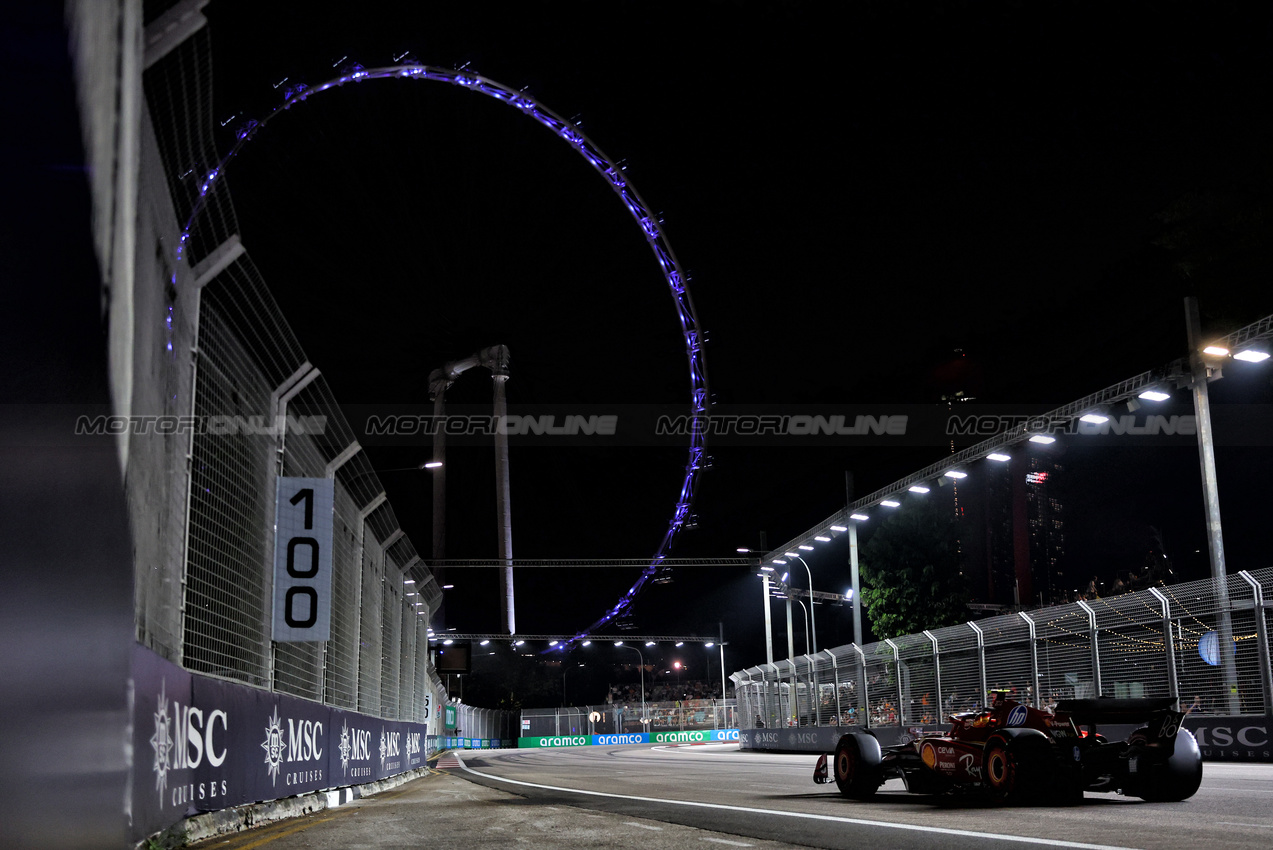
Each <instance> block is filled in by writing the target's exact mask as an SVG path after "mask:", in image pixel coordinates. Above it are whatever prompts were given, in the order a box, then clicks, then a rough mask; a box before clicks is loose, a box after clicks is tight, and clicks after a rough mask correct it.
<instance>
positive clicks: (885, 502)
mask: <svg viewBox="0 0 1273 850" xmlns="http://www.w3.org/2000/svg"><path fill="white" fill-rule="evenodd" d="M880 504H881V505H883V506H884V507H886V508H900V507H901V506H902V503H901V502H894V501H893V500H892V499H884V500H883V501H882V502H880Z"/></svg>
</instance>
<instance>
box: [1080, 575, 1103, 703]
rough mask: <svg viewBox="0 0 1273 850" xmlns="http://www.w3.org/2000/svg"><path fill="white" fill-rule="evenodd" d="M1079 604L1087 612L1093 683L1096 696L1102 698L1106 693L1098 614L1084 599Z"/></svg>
mask: <svg viewBox="0 0 1273 850" xmlns="http://www.w3.org/2000/svg"><path fill="white" fill-rule="evenodd" d="M1077 604H1078V606H1079V607H1080V608H1082V609H1083V610H1084V611H1086V612H1087V627H1088V630H1089V634H1091V640H1092V683H1093V685H1095V687H1096V695H1097V696H1100V695H1101V694H1103V693H1104V692H1105V688H1104V687H1102V686H1101V647H1100V638H1099V636H1098V635H1097V633H1096V612H1095V611H1093V610H1092V606H1091V605H1088V604H1087V603H1086V602H1084V601H1083V600H1082V599H1080V600H1079V601H1078V603H1077Z"/></svg>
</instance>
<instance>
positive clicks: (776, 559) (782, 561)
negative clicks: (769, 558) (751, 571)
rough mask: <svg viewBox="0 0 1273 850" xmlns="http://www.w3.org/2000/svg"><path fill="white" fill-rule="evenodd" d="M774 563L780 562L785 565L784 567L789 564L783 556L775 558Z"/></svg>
mask: <svg viewBox="0 0 1273 850" xmlns="http://www.w3.org/2000/svg"><path fill="white" fill-rule="evenodd" d="M774 563H775V564H780V565H782V566H784V567H785V566H786V565H787V562H786V561H784V560H783V559H782V558H774Z"/></svg>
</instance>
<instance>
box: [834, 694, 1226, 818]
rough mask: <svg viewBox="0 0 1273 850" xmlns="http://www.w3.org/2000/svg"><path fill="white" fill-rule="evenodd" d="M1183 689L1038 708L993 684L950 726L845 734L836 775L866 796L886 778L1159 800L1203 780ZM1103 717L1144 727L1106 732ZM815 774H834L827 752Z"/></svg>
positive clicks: (1018, 792)
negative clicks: (909, 732)
mask: <svg viewBox="0 0 1273 850" xmlns="http://www.w3.org/2000/svg"><path fill="white" fill-rule="evenodd" d="M1177 704H1178V703H1177V700H1176V698H1175V697H1162V698H1154V699H1110V698H1106V697H1101V698H1098V699H1074V700H1063V701H1061V702H1059V703H1057V706H1056V711H1055V712H1049V711H1040V710H1039V709H1036V708H1031V707H1030V706H1027V705H1022V704H1021V703H1018V702H1016V701H1015V700H1012V699H1008V697H1007V695H1006V693H1004V692H995V698H994V702H993V704H992V705H991V707H990V708H988V709H985V710H982V711H972V712H966V713H962V714H955V715H952V716H951V717H950V718H949V720H950V723H951V728H950V731H949V732H948V733H946V734H941V733H933V734H928V735H921V736H920V737H919V738H917V739H915V740H913V741H911V742H910V743H906V744H900V745H898V746H893V747H881V746H880V743H879V741H878V740H877V739H876V738H875V736H874V735H873V734H872V733H871V732H870V731H869V730H864V731H861V732H850V733H848V734H846V735H843V736H841V738H840V741H839V743H838V744H837V745H836V748H835V755H834V776H835V783H836V785H837V786H838V787H839V789H840V793H841V794H843V795H844V796H846V797H850V798H852V799H855V800H866V799H869V798H870V797H871V796H873V795H874V794H875V792H876V791H877V790H878V789H879V787H880V786H881V785H882V784H884V781H885V780H887V779H893V778H900V779H901V780H902V781H903V782H904V783H905V785H906V790H907V791H910V792H912V793H916V794H941V793H945V792H960V791H974V792H979V793H984V794H988V795H990V796H991V797H992V798H996V799H999V800H1002V801H1004V802H1008V803H1047V802H1051V803H1057V804H1076V803H1079V802H1081V801H1082V800H1083V792H1085V791H1113V792H1118V793H1121V794H1126V795H1128V796H1132V797H1140V798H1142V799H1145V800H1152V801H1156V802H1162V801H1179V800H1184V799H1187V798H1189V797H1192V796H1193V795H1194V793H1195V792H1196V791H1197V790H1198V786H1199V785H1200V784H1201V783H1202V754H1201V752H1199V750H1198V742H1197V741H1196V740H1194V737H1193V734H1192V733H1191V732H1189V730H1187V729H1182V728H1181V727H1180V722H1181V720H1182V719H1183V717H1184V714H1182V713H1181V712H1179V711H1177V710H1176V706H1177ZM1098 724H1128V725H1137V726H1139V728H1137V729H1136V730H1135V731H1134V732H1132V734H1131V735H1130V736H1128V738H1127V739H1126V740H1125V741H1108V740H1106V739H1105V737H1104V736H1103V735H1101V734H1100V733H1099V732H1098V731H1097V725H1098ZM813 779H814V781H815V782H817V783H819V784H821V783H826V782H830V781H831V778H830V777H829V776H828V775H827V756H826V755H825V754H824V755H823V756H822V757H821V758H819V759H818V764H817V767H816V768H815V769H814V773H813Z"/></svg>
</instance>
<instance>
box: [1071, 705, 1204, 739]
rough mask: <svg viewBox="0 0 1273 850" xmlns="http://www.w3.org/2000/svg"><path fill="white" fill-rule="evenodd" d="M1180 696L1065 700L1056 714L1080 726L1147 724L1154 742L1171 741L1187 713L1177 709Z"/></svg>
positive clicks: (1145, 725)
mask: <svg viewBox="0 0 1273 850" xmlns="http://www.w3.org/2000/svg"><path fill="white" fill-rule="evenodd" d="M1177 705H1179V699H1178V698H1177V697H1149V698H1145V699H1113V698H1110V697H1098V698H1096V699H1066V700H1061V701H1060V702H1058V703H1057V704H1056V712H1057V714H1068V715H1069V716H1070V719H1071V720H1073V721H1074V723H1075V724H1076V725H1079V726H1091V727H1092V728H1093V729H1095V728H1096V727H1097V726H1102V725H1108V724H1133V725H1136V726H1144V727H1145V728H1146V729H1147V730H1148V731H1149V737H1150V739H1151V740H1154V741H1161V742H1164V743H1169V742H1171V741H1174V740H1175V737H1176V732H1177V731H1179V729H1180V721H1181V720H1182V719H1183V718H1184V716H1185V715H1184V713H1183V712H1181V711H1177V710H1176V706H1177Z"/></svg>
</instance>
